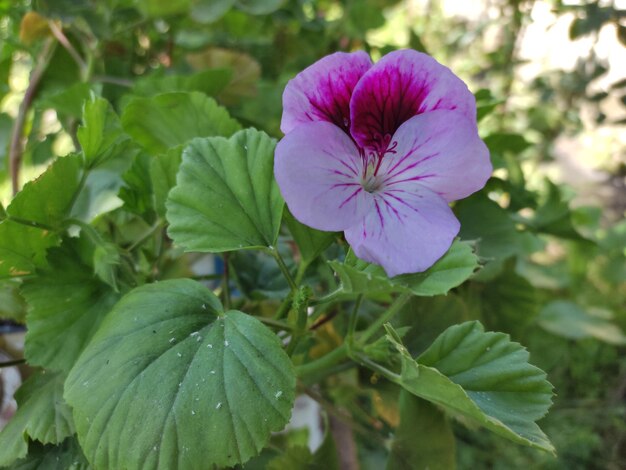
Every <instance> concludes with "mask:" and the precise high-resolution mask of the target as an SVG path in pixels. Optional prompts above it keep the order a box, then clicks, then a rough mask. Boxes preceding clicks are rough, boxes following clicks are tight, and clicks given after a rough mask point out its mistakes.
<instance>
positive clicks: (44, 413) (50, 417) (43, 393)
mask: <svg viewBox="0 0 626 470" xmlns="http://www.w3.org/2000/svg"><path fill="white" fill-rule="evenodd" d="M63 380H64V376H63V375H62V374H54V373H50V372H45V371H44V372H37V373H35V374H34V375H32V376H31V377H30V378H29V379H28V380H27V381H26V382H24V383H23V384H22V386H21V387H20V388H19V390H18V391H17V393H16V394H15V399H16V400H17V404H18V408H17V412H16V413H15V416H14V417H13V418H12V419H11V420H10V421H9V424H7V426H6V427H5V428H4V429H3V430H2V432H0V442H2V446H0V467H4V466H7V465H11V464H12V463H13V462H14V461H15V460H17V459H20V458H22V457H24V456H25V455H26V452H27V451H28V440H29V439H31V440H36V441H39V442H42V443H44V444H48V443H51V444H57V443H59V442H62V441H63V440H64V439H65V438H66V437H69V436H71V435H72V434H74V424H73V420H72V412H71V410H70V408H69V407H68V406H67V404H66V403H65V402H64V401H63V396H62V395H63Z"/></svg>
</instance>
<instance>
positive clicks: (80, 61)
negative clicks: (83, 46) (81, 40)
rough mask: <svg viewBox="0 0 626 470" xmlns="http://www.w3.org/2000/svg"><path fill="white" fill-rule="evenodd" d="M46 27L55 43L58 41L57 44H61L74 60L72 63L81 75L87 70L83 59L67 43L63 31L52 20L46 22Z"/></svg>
mask: <svg viewBox="0 0 626 470" xmlns="http://www.w3.org/2000/svg"><path fill="white" fill-rule="evenodd" d="M48 27H49V28H50V31H51V32H52V35H53V36H54V37H55V38H56V40H57V41H59V44H61V45H62V46H63V47H64V48H65V50H66V51H67V52H68V53H69V55H70V56H72V59H74V62H76V64H77V65H78V68H79V69H80V71H81V74H84V73H85V71H86V70H87V63H86V62H85V61H84V60H83V58H82V57H81V56H80V54H79V53H78V51H77V50H76V49H75V48H74V46H72V43H71V42H70V41H69V39H67V36H66V35H65V34H64V33H63V29H61V28H59V27H58V26H57V24H56V23H55V22H54V21H52V20H50V21H48Z"/></svg>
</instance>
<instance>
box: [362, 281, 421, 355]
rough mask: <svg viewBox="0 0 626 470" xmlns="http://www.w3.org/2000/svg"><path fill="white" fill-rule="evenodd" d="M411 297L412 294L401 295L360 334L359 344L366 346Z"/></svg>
mask: <svg viewBox="0 0 626 470" xmlns="http://www.w3.org/2000/svg"><path fill="white" fill-rule="evenodd" d="M410 298H411V294H408V293H406V294H402V295H400V296H399V297H398V298H397V299H396V300H395V301H394V302H393V303H392V304H391V305H390V306H389V308H388V309H387V310H386V311H385V312H383V314H382V315H381V316H380V317H378V318H377V319H376V321H375V322H374V323H372V324H371V325H370V326H369V328H367V330H365V331H364V332H363V333H361V334H360V335H359V339H358V341H357V343H358V345H359V346H364V345H365V343H366V342H367V340H368V339H370V338H371V337H372V336H374V335H375V334H376V332H378V330H379V329H380V328H382V326H383V325H384V324H385V323H387V322H388V321H390V320H391V319H392V318H393V317H394V316H395V315H396V314H397V313H398V312H399V311H400V309H402V307H404V304H406V303H407V302H408V300H409V299H410Z"/></svg>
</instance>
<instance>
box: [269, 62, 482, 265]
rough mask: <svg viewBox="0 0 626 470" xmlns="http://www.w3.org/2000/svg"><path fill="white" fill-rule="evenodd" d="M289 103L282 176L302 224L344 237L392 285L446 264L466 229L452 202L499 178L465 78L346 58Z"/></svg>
mask: <svg viewBox="0 0 626 470" xmlns="http://www.w3.org/2000/svg"><path fill="white" fill-rule="evenodd" d="M283 105H284V110H283V117H282V122H281V129H282V131H283V132H284V133H285V134H286V135H285V137H284V138H283V139H282V140H281V141H280V142H279V143H278V146H277V148H276V159H275V164H274V173H275V176H276V180H277V181H278V185H279V187H280V190H281V192H282V194H283V197H284V198H285V201H286V202H287V205H288V206H289V209H290V210H291V212H292V213H293V215H294V216H295V217H296V218H297V219H298V220H300V221H301V222H302V223H304V224H306V225H309V226H311V227H314V228H316V229H319V230H327V231H344V233H345V237H346V240H347V241H348V242H349V243H350V245H351V246H352V249H353V250H354V253H355V254H356V255H357V256H358V257H359V258H361V259H364V260H366V261H368V262H372V263H376V264H379V265H381V266H382V267H383V268H384V269H385V271H386V272H387V274H388V275H389V276H395V275H398V274H404V273H412V272H420V271H424V270H426V269H428V268H429V267H430V266H432V265H433V264H434V263H435V262H436V261H437V260H438V259H439V258H440V257H441V256H442V255H443V254H445V252H446V251H447V250H448V248H449V247H450V245H451V244H452V241H453V240H454V237H455V236H456V235H457V233H458V231H459V222H458V220H457V219H456V217H455V216H454V214H453V213H452V210H451V209H450V207H449V206H448V203H449V202H451V201H455V200H458V199H462V198H464V197H467V196H469V195H470V194H472V193H473V192H475V191H478V190H480V189H481V188H482V187H483V186H484V185H485V183H486V181H487V179H488V178H489V176H490V174H491V171H492V167H491V163H490V160H489V151H488V150H487V147H486V146H485V144H484V143H483V141H482V140H481V139H480V137H479V136H478V131H477V125H476V103H475V100H474V96H473V95H472V93H471V92H470V91H469V90H468V88H467V86H466V85H465V84H464V83H463V81H461V79H459V78H458V77H457V76H456V75H454V74H453V73H452V72H451V71H450V70H449V69H448V68H446V67H444V66H443V65H441V64H439V63H438V62H437V61H436V60H435V59H433V58H432V57H430V56H428V55H426V54H422V53H419V52H416V51H412V50H401V51H396V52H392V53H390V54H387V55H386V56H384V57H383V58H382V59H381V60H380V61H378V62H377V63H376V64H374V65H372V63H371V61H370V59H369V57H368V56H367V54H365V53H364V52H356V53H340V52H338V53H335V54H332V55H329V56H327V57H324V58H323V59H321V60H319V61H318V62H316V63H314V64H313V65H311V66H310V67H308V68H307V69H305V70H304V71H302V72H301V73H300V74H298V75H297V76H296V77H295V78H294V79H293V80H291V81H290V82H289V83H288V84H287V87H286V88H285V92H284V94H283Z"/></svg>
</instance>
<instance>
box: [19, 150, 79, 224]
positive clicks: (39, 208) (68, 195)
mask: <svg viewBox="0 0 626 470" xmlns="http://www.w3.org/2000/svg"><path fill="white" fill-rule="evenodd" d="M82 174H83V171H82V162H81V158H80V155H76V154H75V155H68V156H67V157H60V158H57V159H56V160H55V161H54V162H53V163H52V164H51V165H50V166H49V167H48V169H47V170H46V171H45V172H44V173H43V174H42V175H41V176H40V177H39V178H37V179H35V180H33V181H30V182H28V183H26V184H25V185H24V188H22V190H21V191H20V192H19V193H17V195H16V196H15V197H14V198H13V200H12V201H11V204H10V205H9V207H7V214H8V215H9V218H11V217H15V218H19V219H22V220H27V221H32V222H37V223H38V224H43V225H47V226H50V227H58V226H59V225H60V223H61V222H62V221H63V220H64V218H65V217H66V216H67V215H68V213H69V211H70V210H71V208H72V204H73V203H74V199H75V198H76V193H77V191H78V190H79V189H80V180H81V177H82Z"/></svg>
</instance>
